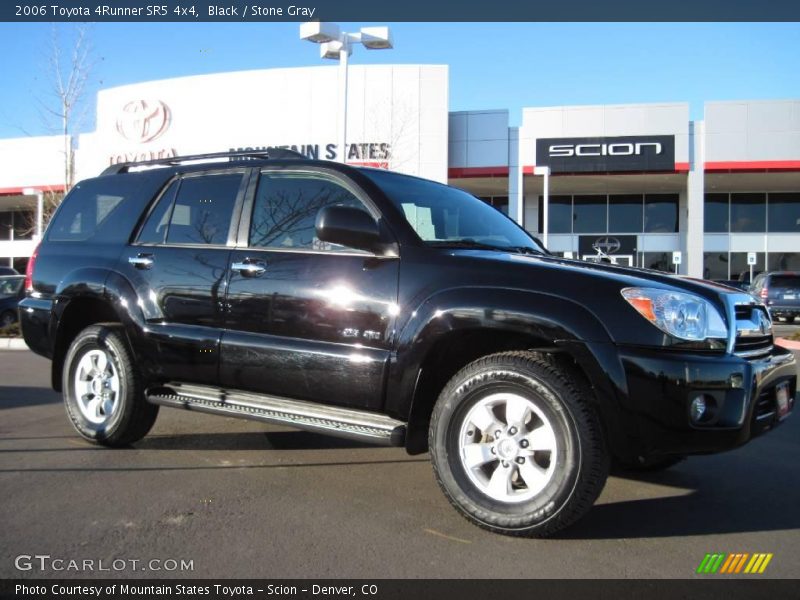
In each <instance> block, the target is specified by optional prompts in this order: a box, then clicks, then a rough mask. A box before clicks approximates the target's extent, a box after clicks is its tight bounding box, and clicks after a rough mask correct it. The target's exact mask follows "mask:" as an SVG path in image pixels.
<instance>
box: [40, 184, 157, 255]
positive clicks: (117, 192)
mask: <svg viewBox="0 0 800 600" xmlns="http://www.w3.org/2000/svg"><path fill="white" fill-rule="evenodd" d="M163 179H164V178H163V175H162V174H159V173H155V172H153V173H141V174H140V173H137V174H133V175H119V176H107V177H98V178H96V179H87V180H86V181H82V182H81V183H79V184H78V185H76V186H75V187H74V188H72V191H71V192H70V193H69V194H68V195H67V197H66V198H64V201H63V202H62V205H61V206H60V207H59V209H58V211H57V212H56V214H55V216H54V217H53V220H52V222H51V223H50V226H49V227H48V229H47V239H48V241H51V242H87V241H89V242H102V243H105V242H117V241H120V240H121V239H125V240H127V239H128V236H130V234H131V230H132V229H133V227H134V225H135V224H136V221H137V220H138V218H139V216H140V215H141V214H142V211H144V209H145V207H146V206H147V203H148V202H149V201H150V200H151V199H152V198H153V196H154V195H155V194H156V192H157V190H158V189H159V188H160V187H161V186H162V185H163Z"/></svg>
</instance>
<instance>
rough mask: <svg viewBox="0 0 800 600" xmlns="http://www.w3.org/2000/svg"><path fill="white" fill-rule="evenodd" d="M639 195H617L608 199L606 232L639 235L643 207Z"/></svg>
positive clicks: (641, 228) (641, 229)
mask: <svg viewBox="0 0 800 600" xmlns="http://www.w3.org/2000/svg"><path fill="white" fill-rule="evenodd" d="M642 201H643V196H642V195H641V194H617V195H611V196H609V197H608V231H609V232H610V233H641V232H642V231H643V227H642V224H643V219H644V213H643V210H644V207H643V206H642Z"/></svg>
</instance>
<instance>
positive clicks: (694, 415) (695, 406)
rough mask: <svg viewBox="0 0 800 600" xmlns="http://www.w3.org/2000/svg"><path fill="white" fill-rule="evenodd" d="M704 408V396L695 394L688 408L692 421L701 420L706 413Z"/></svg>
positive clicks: (698, 421) (697, 421)
mask: <svg viewBox="0 0 800 600" xmlns="http://www.w3.org/2000/svg"><path fill="white" fill-rule="evenodd" d="M706 408H707V407H706V399H705V396H697V397H696V398H695V399H694V400H692V404H691V406H690V408H689V415H690V417H691V419H692V423H700V422H701V421H702V420H703V417H704V416H705V415H706Z"/></svg>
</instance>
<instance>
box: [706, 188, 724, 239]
mask: <svg viewBox="0 0 800 600" xmlns="http://www.w3.org/2000/svg"><path fill="white" fill-rule="evenodd" d="M703 229H704V231H705V232H706V233H728V194H706V196H705V203H704V205H703Z"/></svg>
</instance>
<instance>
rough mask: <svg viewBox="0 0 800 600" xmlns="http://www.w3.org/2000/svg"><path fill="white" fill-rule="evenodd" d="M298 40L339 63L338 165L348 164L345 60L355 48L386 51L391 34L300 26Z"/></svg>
mask: <svg viewBox="0 0 800 600" xmlns="http://www.w3.org/2000/svg"><path fill="white" fill-rule="evenodd" d="M300 39H301V40H306V41H308V42H314V43H315V44H320V49H319V55H320V57H321V58H330V59H334V60H337V59H338V60H339V136H338V138H339V139H338V145H337V147H338V149H339V153H338V154H339V161H340V162H343V163H344V162H347V145H346V144H347V59H348V57H349V56H350V54H351V53H352V52H353V45H354V44H362V45H363V46H364V47H365V48H367V49H368V50H389V49H391V48H392V47H393V45H392V34H391V32H390V31H389V28H388V27H362V28H361V30H360V31H359V32H358V33H347V32H345V31H340V29H339V26H338V25H337V24H336V23H319V22H316V21H315V22H311V23H302V24H301V25H300Z"/></svg>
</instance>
